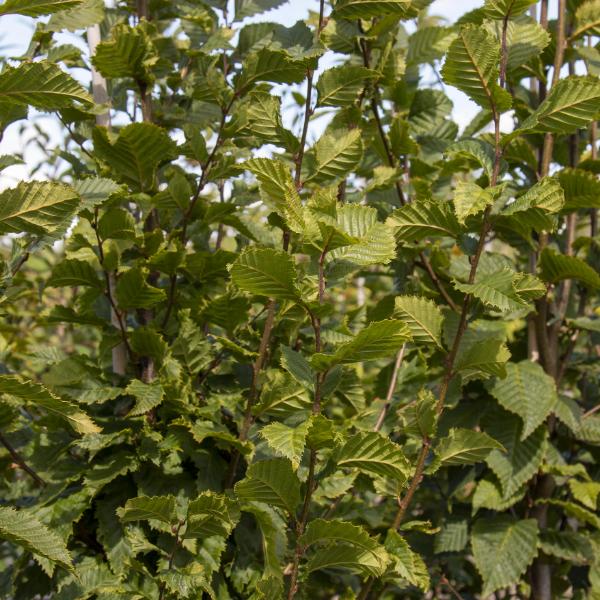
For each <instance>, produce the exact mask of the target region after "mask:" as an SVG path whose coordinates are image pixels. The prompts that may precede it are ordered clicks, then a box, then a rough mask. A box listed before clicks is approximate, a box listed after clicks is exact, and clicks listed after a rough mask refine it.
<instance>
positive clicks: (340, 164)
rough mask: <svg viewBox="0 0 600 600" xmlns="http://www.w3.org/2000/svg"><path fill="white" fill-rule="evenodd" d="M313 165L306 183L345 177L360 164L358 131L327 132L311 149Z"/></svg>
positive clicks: (359, 136) (359, 134) (359, 133)
mask: <svg viewBox="0 0 600 600" xmlns="http://www.w3.org/2000/svg"><path fill="white" fill-rule="evenodd" d="M313 150H314V153H315V165H314V168H313V173H312V175H310V177H308V178H307V181H311V180H317V181H331V180H334V181H335V180H338V179H340V178H344V177H346V175H348V173H350V172H351V171H352V170H353V169H354V168H355V167H356V166H357V165H358V163H359V162H360V159H361V158H362V154H363V145H362V140H361V131H360V129H358V128H357V129H351V130H349V131H346V130H328V131H326V132H325V133H324V134H323V135H322V136H321V137H320V138H319V140H318V141H317V143H316V144H315V145H314V147H313Z"/></svg>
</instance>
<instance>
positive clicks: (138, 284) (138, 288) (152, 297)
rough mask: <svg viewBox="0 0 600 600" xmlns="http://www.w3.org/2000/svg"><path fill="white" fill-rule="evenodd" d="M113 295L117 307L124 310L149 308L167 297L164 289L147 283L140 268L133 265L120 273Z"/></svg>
mask: <svg viewBox="0 0 600 600" xmlns="http://www.w3.org/2000/svg"><path fill="white" fill-rule="evenodd" d="M115 295H116V297H117V304H118V305H119V308H122V309H124V310H130V309H133V308H150V307H152V306H154V305H156V304H158V303H159V302H162V301H163V300H165V299H166V297H167V294H166V293H165V291H164V290H161V289H160V288H156V287H154V286H152V285H150V284H149V283H147V282H146V277H144V273H143V272H142V270H141V269H138V268H135V267H134V268H132V269H129V271H127V272H126V273H124V274H123V275H121V277H120V278H119V281H118V282H117V290H116V294H115Z"/></svg>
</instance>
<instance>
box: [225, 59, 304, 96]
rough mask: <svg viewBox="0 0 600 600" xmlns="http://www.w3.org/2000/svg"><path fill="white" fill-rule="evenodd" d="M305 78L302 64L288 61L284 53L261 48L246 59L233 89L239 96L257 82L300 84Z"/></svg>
mask: <svg viewBox="0 0 600 600" xmlns="http://www.w3.org/2000/svg"><path fill="white" fill-rule="evenodd" d="M305 76H306V66H305V65H304V64H303V62H301V61H293V60H290V58H289V56H288V54H287V53H286V52H283V51H279V50H270V49H268V48H263V49H262V50H259V51H258V52H254V53H252V54H249V55H248V56H247V57H246V60H245V61H244V64H243V70H242V72H241V73H240V74H239V75H238V77H237V78H236V80H235V89H236V92H237V93H238V94H239V95H241V94H244V93H246V92H247V91H248V90H249V89H250V88H251V87H252V86H253V85H254V84H255V83H257V82H258V81H271V82H273V83H300V82H301V81H302V80H303V79H304V77H305Z"/></svg>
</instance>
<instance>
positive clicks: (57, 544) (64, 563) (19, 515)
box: [0, 506, 73, 571]
mask: <svg viewBox="0 0 600 600" xmlns="http://www.w3.org/2000/svg"><path fill="white" fill-rule="evenodd" d="M0 538H3V539H5V540H9V541H10V542H14V543H15V544H19V546H22V547H23V548H25V550H28V551H29V552H34V553H35V554H39V555H40V556H43V557H44V558H47V559H48V560H50V561H52V562H53V563H56V564H58V565H60V566H61V567H63V568H64V569H67V570H69V571H72V570H73V566H72V564H71V556H70V554H69V551H68V550H67V547H66V546H65V542H64V541H63V540H62V539H61V537H60V535H58V534H57V533H55V532H54V531H52V530H50V529H48V528H47V527H46V526H45V525H44V524H43V523H41V522H40V521H39V520H38V519H36V517H34V516H33V515H32V514H31V513H29V512H28V511H27V510H18V511H17V510H15V509H14V508H12V507H10V506H0Z"/></svg>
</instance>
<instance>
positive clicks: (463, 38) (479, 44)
mask: <svg viewBox="0 0 600 600" xmlns="http://www.w3.org/2000/svg"><path fill="white" fill-rule="evenodd" d="M499 64H500V45H499V43H498V40H497V39H496V37H495V36H494V35H492V34H491V33H489V32H488V31H487V30H485V29H483V28H481V27H478V26H475V25H465V26H463V27H461V29H460V31H459V33H458V36H457V37H456V39H455V40H454V41H453V42H452V43H451V44H450V48H448V53H447V54H446V62H445V63H444V67H443V68H442V75H443V77H444V80H445V81H446V83H448V84H450V85H453V86H454V87H457V88H458V89H459V90H461V91H462V92H464V93H465V94H467V96H469V98H471V100H473V101H475V102H476V103H477V104H479V106H481V107H482V108H488V109H492V110H494V109H495V110H496V111H499V112H501V111H504V110H507V109H508V108H510V106H511V97H510V94H509V93H508V92H507V91H506V90H504V89H502V88H501V87H500V86H499V85H498V82H497V80H498V65H499Z"/></svg>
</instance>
